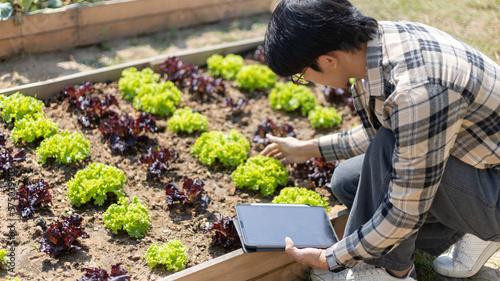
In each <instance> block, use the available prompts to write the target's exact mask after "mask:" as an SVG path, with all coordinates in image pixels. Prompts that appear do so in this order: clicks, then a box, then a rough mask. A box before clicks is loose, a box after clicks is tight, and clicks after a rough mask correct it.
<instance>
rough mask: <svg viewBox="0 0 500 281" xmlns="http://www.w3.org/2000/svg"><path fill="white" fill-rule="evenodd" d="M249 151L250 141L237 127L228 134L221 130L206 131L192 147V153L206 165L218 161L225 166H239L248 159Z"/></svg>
mask: <svg viewBox="0 0 500 281" xmlns="http://www.w3.org/2000/svg"><path fill="white" fill-rule="evenodd" d="M249 151H250V142H249V141H248V140H247V139H246V138H245V136H243V135H242V134H241V133H240V132H238V131H237V130H236V129H231V130H230V131H229V133H227V134H224V133H223V132H221V131H210V132H205V133H203V134H201V136H200V137H199V138H198V139H196V142H195V143H194V145H193V146H192V147H191V153H192V154H193V155H194V156H195V157H196V158H198V160H200V162H201V163H203V164H206V165H212V164H214V163H215V162H216V161H218V162H219V163H220V164H222V165H223V166H238V165H239V164H241V163H243V162H244V161H245V160H246V159H247V154H248V152H249Z"/></svg>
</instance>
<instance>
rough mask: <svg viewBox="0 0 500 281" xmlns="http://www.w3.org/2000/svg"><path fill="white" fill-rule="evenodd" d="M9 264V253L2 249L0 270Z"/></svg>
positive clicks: (0, 251)
mask: <svg viewBox="0 0 500 281" xmlns="http://www.w3.org/2000/svg"><path fill="white" fill-rule="evenodd" d="M8 262H9V258H8V257H7V251H5V249H0V268H2V267H5V265H6V264H7V263H8Z"/></svg>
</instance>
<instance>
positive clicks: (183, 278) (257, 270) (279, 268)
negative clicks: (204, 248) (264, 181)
mask: <svg viewBox="0 0 500 281" xmlns="http://www.w3.org/2000/svg"><path fill="white" fill-rule="evenodd" d="M347 216H348V211H347V209H346V208H345V207H344V206H336V207H335V208H334V210H333V212H332V213H331V214H330V215H329V218H330V221H332V224H333V227H334V228H335V231H336V232H337V235H339V236H340V237H341V234H342V235H343V232H344V227H345V224H343V222H345V221H347ZM309 270H310V268H308V267H307V266H304V265H302V264H299V263H297V262H295V261H291V260H290V259H288V257H287V256H286V254H285V252H258V253H244V252H243V251H242V250H241V249H239V250H236V251H233V252H231V253H228V254H226V255H223V256H220V257H217V258H215V259H212V260H209V261H207V262H204V263H202V264H199V265H196V266H193V267H191V268H188V269H185V270H183V271H180V272H178V273H175V274H172V275H169V276H167V277H165V278H162V279H160V280H159V281H170V280H178V281H195V280H234V281H239V280H259V281H281V280H283V281H285V280H287V281H288V280H305V278H306V276H307V273H308V271H309Z"/></svg>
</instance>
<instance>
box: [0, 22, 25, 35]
mask: <svg viewBox="0 0 500 281" xmlns="http://www.w3.org/2000/svg"><path fill="white" fill-rule="evenodd" d="M21 34H22V33H21V26H19V25H16V22H15V21H14V18H13V17H11V18H9V19H7V20H3V21H0V40H3V39H9V38H16V37H20V36H21Z"/></svg>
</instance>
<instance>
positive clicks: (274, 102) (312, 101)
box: [269, 81, 317, 115]
mask: <svg viewBox="0 0 500 281" xmlns="http://www.w3.org/2000/svg"><path fill="white" fill-rule="evenodd" d="M269 102H270V104H271V107H272V108H274V109H276V110H285V111H295V110H297V109H299V108H300V112H301V113H302V115H307V114H308V113H309V111H311V110H312V109H313V108H315V107H316V105H317V103H316V96H315V95H314V94H313V93H312V92H311V90H310V89H309V88H308V87H306V86H304V85H296V84H294V83H293V82H291V81H289V82H287V83H281V82H280V83H276V87H275V88H274V89H273V90H272V91H271V92H270V93H269Z"/></svg>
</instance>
